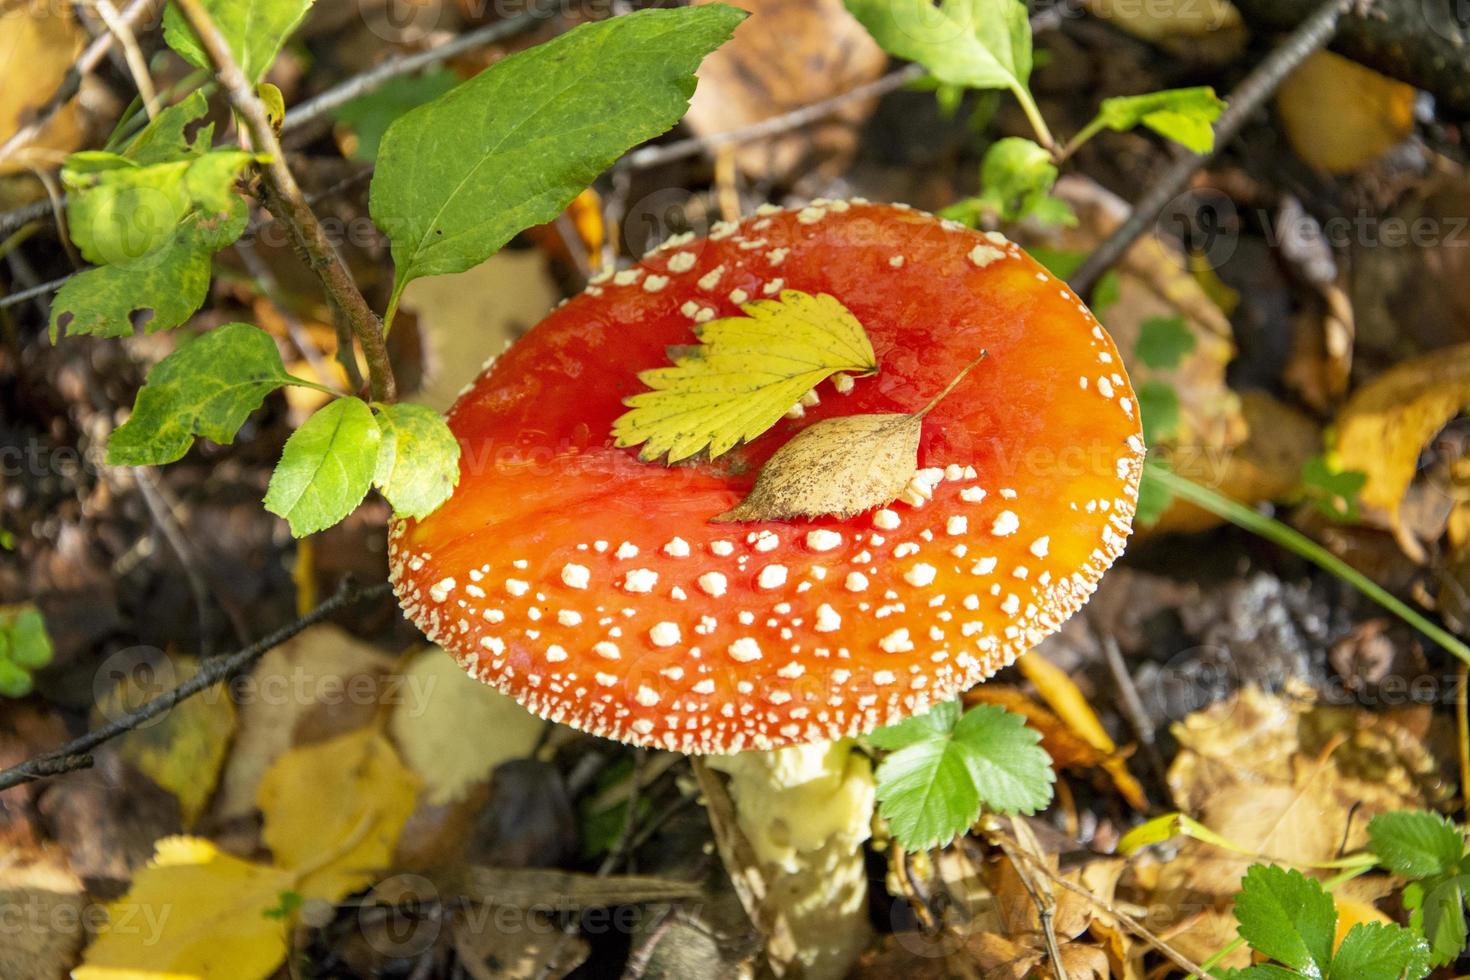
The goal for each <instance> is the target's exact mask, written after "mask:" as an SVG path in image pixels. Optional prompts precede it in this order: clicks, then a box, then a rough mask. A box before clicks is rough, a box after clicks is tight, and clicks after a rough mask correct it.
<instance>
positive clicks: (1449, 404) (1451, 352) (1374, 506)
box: [1331, 344, 1470, 529]
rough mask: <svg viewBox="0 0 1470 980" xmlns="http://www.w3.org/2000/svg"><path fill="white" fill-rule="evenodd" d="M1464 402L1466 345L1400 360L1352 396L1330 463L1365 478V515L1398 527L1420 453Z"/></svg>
mask: <svg viewBox="0 0 1470 980" xmlns="http://www.w3.org/2000/svg"><path fill="white" fill-rule="evenodd" d="M1467 404H1470V344H1461V345H1459V346H1457V347H1447V348H1444V349H1442V350H1437V351H1434V352H1433V353H1431V354H1426V355H1424V356H1423V357H1418V358H1415V359H1414V360H1411V361H1405V362H1403V363H1402V364H1399V365H1398V366H1397V367H1394V368H1392V369H1391V370H1388V371H1385V372H1384V373H1383V374H1380V375H1379V376H1378V377H1376V378H1374V379H1373V380H1372V381H1370V382H1368V383H1367V384H1366V385H1364V386H1363V387H1361V388H1359V389H1358V390H1357V391H1356V392H1354V393H1353V396H1352V397H1351V398H1350V399H1348V402H1347V404H1346V405H1344V406H1343V408H1342V412H1341V413H1340V414H1339V415H1338V417H1337V422H1336V424H1335V425H1334V426H1333V432H1332V436H1331V439H1332V444H1333V448H1334V449H1335V451H1336V456H1335V458H1334V460H1333V461H1334V463H1335V464H1336V468H1337V469H1339V470H1357V471H1359V472H1362V473H1364V474H1366V475H1367V477H1368V481H1367V482H1366V483H1365V484H1363V489H1362V490H1360V491H1359V492H1358V500H1359V501H1360V503H1361V504H1362V506H1363V508H1364V510H1365V511H1367V512H1368V513H1369V514H1370V515H1372V516H1377V517H1379V518H1381V519H1382V520H1384V521H1385V522H1386V523H1387V524H1388V526H1390V527H1393V528H1395V529H1396V528H1398V527H1399V514H1398V511H1399V504H1400V503H1401V502H1402V501H1403V499H1404V494H1405V493H1406V492H1407V491H1408V489H1409V484H1410V483H1411V482H1413V479H1414V472H1415V470H1416V468H1417V466H1418V460H1419V453H1420V452H1421V451H1422V449H1423V448H1424V446H1425V444H1426V443H1428V442H1429V440H1430V439H1432V438H1433V437H1434V435H1435V433H1437V432H1438V431H1439V430H1440V429H1442V428H1444V427H1445V423H1447V422H1449V421H1450V419H1452V418H1454V417H1455V416H1456V415H1458V414H1460V411H1461V410H1462V409H1463V408H1464V407H1465V406H1466V405H1467Z"/></svg>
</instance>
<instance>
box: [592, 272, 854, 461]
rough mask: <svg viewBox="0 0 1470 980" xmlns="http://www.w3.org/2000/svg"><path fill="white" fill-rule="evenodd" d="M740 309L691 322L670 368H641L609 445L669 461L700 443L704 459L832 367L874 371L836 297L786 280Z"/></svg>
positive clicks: (767, 422) (766, 421)
mask: <svg viewBox="0 0 1470 980" xmlns="http://www.w3.org/2000/svg"><path fill="white" fill-rule="evenodd" d="M741 309H742V310H744V311H745V316H732V317H724V318H722V319H719V320H711V321H710V322H709V323H705V324H701V325H700V326H698V327H695V330H694V332H695V335H696V336H697V337H698V338H699V340H700V344H699V345H698V346H696V347H687V348H678V349H677V350H673V351H670V353H671V355H672V356H673V360H674V365H673V367H663V368H653V369H652V370H648V371H642V372H640V373H639V375H638V380H640V381H642V382H643V383H644V384H645V385H647V386H648V387H649V388H651V389H653V390H652V391H644V392H639V393H638V394H636V395H631V396H629V397H628V398H625V399H623V404H624V405H627V406H628V407H629V408H630V409H631V411H628V412H625V413H623V414H622V415H621V416H619V417H618V419H617V420H616V421H615V422H613V426H612V434H613V436H614V437H615V438H616V440H617V445H619V446H638V445H641V446H643V449H642V450H641V451H640V452H639V457H640V458H641V459H644V460H652V459H657V458H658V457H660V456H662V455H663V454H664V453H668V458H669V462H670V463H677V462H678V461H679V460H681V459H687V458H689V457H690V456H693V455H694V454H695V453H697V452H699V451H700V450H703V449H708V450H709V456H710V458H711V459H713V458H715V457H716V456H719V455H721V454H722V453H725V452H728V451H729V450H730V449H732V448H733V447H734V446H736V445H737V444H738V443H740V442H741V441H749V440H751V439H754V438H755V437H756V436H759V435H760V434H761V433H763V432H765V431H766V430H767V429H769V428H770V427H771V426H773V425H775V424H776V422H777V420H779V419H780V418H781V416H782V415H783V414H785V413H786V412H787V411H789V410H790V409H791V406H793V405H795V404H796V403H797V401H798V400H799V399H800V398H801V396H802V395H805V394H806V393H807V392H808V391H811V390H812V389H813V388H815V387H816V386H817V385H818V384H820V383H821V382H823V381H824V380H826V379H827V378H828V377H830V376H832V375H833V374H836V373H838V372H849V373H852V374H871V373H873V372H874V371H876V370H878V360H877V357H876V356H875V355H874V353H873V345H872V343H871V342H870V341H869V340H868V335H867V333H866V332H865V331H864V330H863V325H862V324H861V323H859V322H858V320H857V317H855V316H853V315H852V313H851V312H849V311H848V309H847V307H845V306H843V305H842V304H841V303H839V302H838V301H837V300H836V299H834V298H833V297H831V296H828V295H826V294H825V293H822V294H819V295H816V296H813V295H811V294H810V293H803V292H800V291H799V290H795V289H786V290H782V291H781V295H780V297H779V298H778V299H769V300H757V301H755V302H753V303H747V304H745V305H744V306H742V307H741Z"/></svg>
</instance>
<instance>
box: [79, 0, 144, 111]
mask: <svg viewBox="0 0 1470 980" xmlns="http://www.w3.org/2000/svg"><path fill="white" fill-rule="evenodd" d="M90 3H91V4H92V6H93V7H94V8H95V9H96V11H97V16H98V17H100V18H102V23H103V24H105V25H107V30H108V31H109V32H110V33H112V34H114V35H116V36H117V43H118V44H120V45H122V49H123V60H124V61H126V62H127V66H128V74H130V75H132V76H133V84H134V85H135V86H137V89H138V95H139V96H140V97H141V98H142V99H143V111H144V112H146V113H147V114H148V118H149V119H152V118H153V117H154V116H155V115H157V114H158V90H157V89H155V88H154V87H153V76H151V75H149V74H148V60H147V59H146V58H144V57H143V52H142V50H141V49H139V47H138V38H137V35H135V34H134V33H133V25H131V24H129V23H128V22H127V21H126V20H124V19H123V17H122V15H121V14H119V13H118V12H117V8H116V7H114V6H113V5H112V0H90Z"/></svg>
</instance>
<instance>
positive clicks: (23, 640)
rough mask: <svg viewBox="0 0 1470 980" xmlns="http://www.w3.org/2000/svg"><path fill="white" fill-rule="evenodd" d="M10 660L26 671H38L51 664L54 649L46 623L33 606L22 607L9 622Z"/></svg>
mask: <svg viewBox="0 0 1470 980" xmlns="http://www.w3.org/2000/svg"><path fill="white" fill-rule="evenodd" d="M9 632H10V659H11V661H12V662H13V663H15V664H16V665H17V666H20V667H23V668H25V669H26V670H40V669H41V668H42V667H44V666H46V665H47V664H49V663H50V662H51V657H52V655H53V654H54V652H55V651H54V649H53V648H52V646H51V636H50V634H49V633H47V632H46V621H45V620H44V619H42V618H41V613H40V611H39V610H37V609H36V607H35V606H22V607H21V609H20V611H19V612H17V613H16V614H15V618H14V619H12V620H11V622H10V628H9Z"/></svg>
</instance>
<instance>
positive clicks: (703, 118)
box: [684, 0, 888, 181]
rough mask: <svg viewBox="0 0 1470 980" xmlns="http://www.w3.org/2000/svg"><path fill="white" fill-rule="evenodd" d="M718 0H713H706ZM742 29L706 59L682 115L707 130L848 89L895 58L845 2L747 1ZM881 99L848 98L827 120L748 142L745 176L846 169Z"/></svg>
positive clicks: (742, 157)
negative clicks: (859, 132) (862, 129)
mask: <svg viewBox="0 0 1470 980" xmlns="http://www.w3.org/2000/svg"><path fill="white" fill-rule="evenodd" d="M698 2H701V3H710V2H714V0H698ZM742 7H743V8H744V9H746V10H749V11H750V12H751V16H750V19H749V21H748V22H746V23H745V24H744V25H742V26H741V27H740V28H739V29H738V30H737V31H736V32H735V37H734V39H733V40H731V41H730V42H729V43H727V44H725V45H724V46H723V47H721V48H720V49H719V50H717V51H715V53H714V54H712V55H710V56H709V57H708V58H705V59H704V62H703V64H701V65H700V67H699V72H698V75H699V87H698V88H696V89H695V90H694V97H693V98H692V99H691V100H690V104H689V113H688V114H687V115H686V116H685V117H684V121H685V122H686V123H687V124H688V125H689V128H690V129H692V130H694V132H696V133H698V134H699V135H701V136H711V135H714V134H715V133H722V132H726V131H728V130H731V129H738V128H740V127H742V126H748V125H750V124H752V123H757V122H761V121H762V120H765V119H769V118H771V117H772V116H779V115H781V114H782V113H785V112H789V111H791V110H793V109H799V108H801V107H803V106H807V105H810V104H811V103H813V102H820V101H821V100H823V99H826V98H830V97H832V96H834V95H840V94H842V93H844V92H847V91H850V90H852V89H854V88H856V87H858V86H859V85H862V84H864V83H866V82H871V81H873V80H874V79H876V78H877V77H878V76H880V75H881V74H883V70H884V68H886V67H887V65H888V56H887V55H886V54H884V53H883V50H882V49H881V48H879V47H878V45H877V43H876V42H875V41H874V40H873V39H872V37H870V36H869V34H868V32H867V31H866V30H864V29H863V26H862V25H861V24H859V23H858V22H857V19H856V18H854V17H853V16H852V15H851V14H849V13H848V12H847V10H846V8H844V7H843V5H842V0H748V2H745V3H743V4H742ZM876 103H877V100H876V99H860V100H854V101H852V102H849V103H847V104H846V105H844V106H843V107H842V109H841V110H840V111H838V112H837V113H834V114H833V115H832V116H831V117H829V118H828V119H826V120H824V121H821V122H817V123H814V124H811V125H807V126H803V127H801V128H799V129H797V130H794V131H791V132H788V133H784V134H782V135H780V136H775V137H771V138H768V139H764V140H756V141H751V142H746V143H744V144H742V145H741V146H740V147H739V148H738V149H737V151H736V154H735V162H736V164H737V165H738V166H739V167H740V169H741V170H743V171H745V172H746V173H747V174H749V175H751V176H754V177H759V178H762V179H767V180H775V181H782V180H788V179H792V178H795V177H799V176H802V175H804V174H807V173H809V172H811V171H813V170H817V171H819V172H822V173H827V174H837V173H841V172H842V171H844V170H845V169H846V168H847V164H848V162H849V161H850V160H851V158H852V155H853V153H854V152H855V151H856V149H857V127H858V126H859V125H860V124H861V123H862V121H863V120H865V119H866V118H867V117H868V115H869V114H870V113H871V112H872V111H873V106H874V105H875V104H876Z"/></svg>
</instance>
